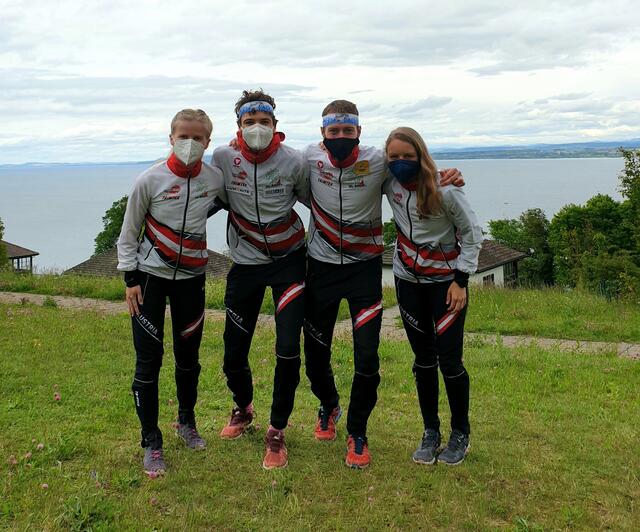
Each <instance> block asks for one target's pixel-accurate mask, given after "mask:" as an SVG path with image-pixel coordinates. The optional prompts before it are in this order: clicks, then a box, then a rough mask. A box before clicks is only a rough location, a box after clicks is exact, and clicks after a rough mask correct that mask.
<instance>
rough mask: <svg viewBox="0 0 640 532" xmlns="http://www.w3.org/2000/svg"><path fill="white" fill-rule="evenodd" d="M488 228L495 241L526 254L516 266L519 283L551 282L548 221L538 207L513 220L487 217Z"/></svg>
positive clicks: (551, 260)
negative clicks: (488, 218)
mask: <svg viewBox="0 0 640 532" xmlns="http://www.w3.org/2000/svg"><path fill="white" fill-rule="evenodd" d="M489 230H490V232H491V237H492V238H493V239H494V240H495V241H496V242H499V243H500V244H503V245H505V246H509V247H510V248H513V249H517V250H518V251H522V252H523V253H527V254H529V256H528V257H526V258H525V259H523V260H522V261H521V262H520V265H519V267H518V282H519V283H520V284H523V285H534V286H539V285H543V284H551V283H552V282H553V255H552V254H551V249H550V247H549V241H548V238H549V220H547V217H546V215H545V214H544V211H542V209H529V210H527V211H524V212H523V213H522V214H521V215H520V217H519V218H517V219H505V220H491V221H490V222H489Z"/></svg>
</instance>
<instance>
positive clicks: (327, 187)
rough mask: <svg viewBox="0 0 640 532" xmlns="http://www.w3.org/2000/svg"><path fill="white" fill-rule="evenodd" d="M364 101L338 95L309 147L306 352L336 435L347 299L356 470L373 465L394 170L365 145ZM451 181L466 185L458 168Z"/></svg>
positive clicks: (321, 427)
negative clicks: (340, 329)
mask: <svg viewBox="0 0 640 532" xmlns="http://www.w3.org/2000/svg"><path fill="white" fill-rule="evenodd" d="M359 120H360V118H359V113H358V109H357V107H356V105H355V104H354V103H352V102H349V101H346V100H336V101H333V102H331V103H330V104H329V105H327V107H325V109H324V111H323V112H322V127H321V133H322V137H323V140H322V142H321V143H320V144H317V145H312V146H309V147H308V148H307V150H306V151H305V159H306V163H307V165H308V170H309V173H310V178H309V179H310V181H309V186H310V208H311V218H310V222H309V237H308V242H307V246H308V255H309V257H308V263H307V282H306V292H305V321H304V350H305V359H306V372H307V376H308V377H309V380H310V381H311V389H312V391H313V393H314V394H315V395H316V397H318V399H319V400H320V410H319V413H318V420H317V424H316V428H315V431H314V436H315V438H316V439H318V440H321V441H327V440H329V441H330V440H334V439H335V438H336V422H337V421H338V419H339V418H340V415H341V409H340V406H339V395H338V391H337V389H336V385H335V380H334V376H333V371H332V368H331V342H332V337H333V329H334V325H335V322H336V318H337V314H338V308H339V305H340V301H341V300H342V299H346V300H347V302H348V304H349V311H350V313H351V319H352V326H353V344H354V378H353V382H352V386H351V400H350V404H349V411H348V414H347V432H348V440H347V455H346V458H345V462H346V464H347V465H348V466H350V467H353V468H363V467H367V466H368V465H369V463H370V460H371V458H370V454H369V449H368V440H367V435H366V432H367V421H368V419H369V416H370V414H371V412H372V411H373V408H374V406H375V404H376V401H377V389H378V384H379V383H380V375H379V367H380V363H379V357H378V345H379V342H380V326H381V320H382V253H383V251H384V245H383V238H382V191H383V186H384V183H385V181H386V180H387V179H388V178H389V173H388V170H387V166H386V163H385V159H384V154H383V152H382V151H381V150H379V149H377V148H374V147H369V146H360V133H361V126H360V122H359ZM443 179H445V180H446V182H452V181H454V180H457V181H456V183H455V184H463V181H462V179H461V177H460V173H459V172H458V171H457V170H455V169H454V170H447V171H445V173H444V175H443Z"/></svg>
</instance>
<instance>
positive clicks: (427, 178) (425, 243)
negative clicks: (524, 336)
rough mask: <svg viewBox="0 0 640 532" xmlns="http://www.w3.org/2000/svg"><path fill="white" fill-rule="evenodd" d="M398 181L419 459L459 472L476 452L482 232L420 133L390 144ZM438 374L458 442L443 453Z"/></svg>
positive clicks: (399, 262) (395, 137) (398, 271)
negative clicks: (471, 303)
mask: <svg viewBox="0 0 640 532" xmlns="http://www.w3.org/2000/svg"><path fill="white" fill-rule="evenodd" d="M385 155H386V160H387V163H388V166H389V170H390V172H391V174H392V175H393V179H391V180H390V181H389V182H387V183H386V186H385V192H386V194H387V198H388V199H389V203H390V204H391V208H392V210H393V217H394V220H395V223H396V228H397V231H398V238H397V241H396V247H395V253H394V258H393V273H394V276H395V282H396V293H397V297H398V304H399V306H400V312H401V316H402V322H403V325H404V328H405V331H406V333H407V337H408V339H409V343H410V344H411V348H412V350H413V352H414V354H415V361H414V364H413V373H414V375H415V380H416V388H417V392H418V401H419V403H420V410H421V412H422V417H423V421H424V427H425V431H424V434H423V438H422V441H421V443H420V446H419V447H418V449H417V450H416V451H415V453H414V454H413V460H414V461H415V462H417V463H420V464H435V463H436V461H438V462H441V463H444V464H447V465H456V464H459V463H461V462H462V461H463V460H464V457H465V455H466V454H467V452H468V450H469V434H470V425H469V375H468V373H467V371H466V369H465V367H464V365H463V362H462V344H463V331H464V320H465V314H466V309H467V282H468V278H469V274H471V273H473V272H475V270H476V268H477V265H478V254H479V252H480V247H481V243H482V230H481V229H480V226H479V225H478V222H477V219H476V216H475V214H474V212H473V210H472V209H471V207H470V205H469V203H468V201H467V199H466V198H465V195H464V192H463V190H462V188H459V187H455V186H451V185H448V186H440V184H439V174H438V170H437V168H436V165H435V163H434V161H433V159H432V158H431V156H430V155H429V152H428V150H427V147H426V145H425V142H424V140H423V139H422V137H421V136H420V135H419V134H418V133H417V132H416V131H415V130H413V129H411V128H408V127H400V128H397V129H394V130H393V131H392V132H391V134H390V135H389V138H388V139H387V141H386V145H385ZM438 367H440V371H441V372H442V376H443V377H444V383H445V387H446V391H447V397H448V400H449V407H450V408H451V436H450V438H449V442H448V444H447V445H446V447H445V448H444V450H442V451H441V452H439V450H440V444H441V435H440V419H439V417H438Z"/></svg>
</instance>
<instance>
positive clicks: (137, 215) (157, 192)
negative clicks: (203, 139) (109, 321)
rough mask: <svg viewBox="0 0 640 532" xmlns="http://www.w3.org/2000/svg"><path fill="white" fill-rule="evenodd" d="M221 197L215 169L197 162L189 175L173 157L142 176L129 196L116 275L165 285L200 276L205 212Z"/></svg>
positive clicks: (204, 259) (203, 262)
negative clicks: (138, 275) (152, 278)
mask: <svg viewBox="0 0 640 532" xmlns="http://www.w3.org/2000/svg"><path fill="white" fill-rule="evenodd" d="M221 191H222V173H221V172H220V170H219V169H217V168H213V167H212V166H210V165H208V164H205V163H202V162H200V163H198V164H196V166H195V167H194V168H193V169H192V170H191V172H189V171H188V170H187V168H186V167H185V166H184V165H183V164H182V163H181V162H180V161H179V160H178V159H177V158H176V157H175V155H174V154H172V155H171V156H170V157H169V159H167V160H165V161H162V162H160V163H157V164H155V165H153V166H152V167H151V168H149V169H148V170H146V171H144V172H143V173H142V174H141V175H140V176H139V177H138V178H137V179H136V181H135V184H134V186H133V190H132V191H131V193H130V194H129V201H128V203H127V210H126V212H125V216H124V222H123V224H122V230H121V232H120V237H119V238H118V270H120V271H124V272H133V271H135V270H136V269H138V270H141V271H144V272H147V273H150V274H152V275H156V276H158V277H163V278H165V279H188V278H191V277H194V276H196V275H200V274H202V273H204V271H205V268H206V265H207V235H206V231H207V230H206V227H207V211H208V210H209V208H210V207H211V205H212V203H213V201H214V200H215V198H216V197H217V196H218V195H219V194H220V192H221ZM143 223H144V225H145V229H144V233H143V234H142V236H141V239H140V240H139V239H138V237H139V236H140V231H141V229H142V225H143Z"/></svg>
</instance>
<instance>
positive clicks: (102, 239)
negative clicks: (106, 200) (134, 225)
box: [94, 196, 128, 255]
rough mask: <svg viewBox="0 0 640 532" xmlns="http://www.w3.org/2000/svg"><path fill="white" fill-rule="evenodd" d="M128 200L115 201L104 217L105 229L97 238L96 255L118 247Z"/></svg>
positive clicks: (124, 198)
mask: <svg viewBox="0 0 640 532" xmlns="http://www.w3.org/2000/svg"><path fill="white" fill-rule="evenodd" d="M127 199H128V197H127V196H123V197H122V198H120V199H119V200H118V201H114V202H113V204H112V205H111V207H110V208H109V209H107V211H106V212H105V214H104V216H103V217H102V223H103V225H104V229H102V231H100V232H99V233H98V236H96V239H95V243H96V246H95V250H94V255H97V254H98V253H103V252H104V251H107V250H109V249H111V248H112V247H113V246H115V245H116V242H117V241H118V236H119V235H120V230H121V229H122V221H123V220H124V211H125V210H126V209H127Z"/></svg>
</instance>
